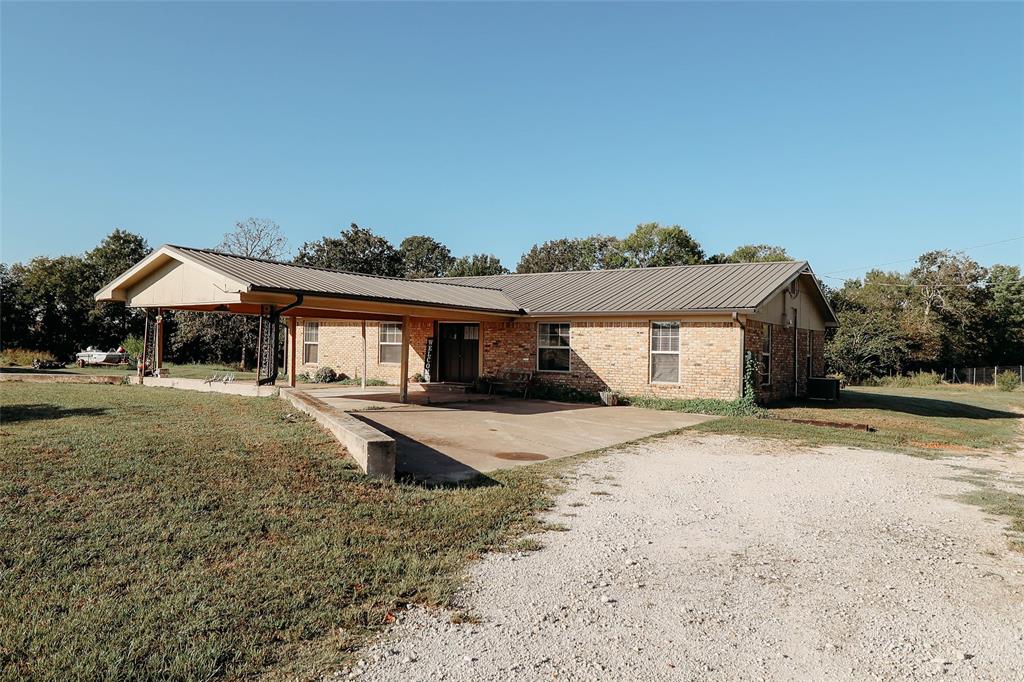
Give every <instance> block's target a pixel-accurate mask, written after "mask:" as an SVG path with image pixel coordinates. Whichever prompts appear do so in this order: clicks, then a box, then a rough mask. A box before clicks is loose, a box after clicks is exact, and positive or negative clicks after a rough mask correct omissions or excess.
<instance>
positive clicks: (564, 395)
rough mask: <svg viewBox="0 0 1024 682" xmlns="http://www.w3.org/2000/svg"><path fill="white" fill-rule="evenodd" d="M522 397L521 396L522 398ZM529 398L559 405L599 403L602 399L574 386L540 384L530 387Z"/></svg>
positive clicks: (595, 394)
mask: <svg viewBox="0 0 1024 682" xmlns="http://www.w3.org/2000/svg"><path fill="white" fill-rule="evenodd" d="M520 397H521V396H520ZM526 397H528V398H533V399H535V400H554V401H555V402H559V403H598V402H601V397H600V396H599V395H598V394H597V393H590V392H587V391H581V390H579V389H578V388H573V387H572V386H563V385H561V384H548V383H543V382H538V383H536V384H534V385H533V386H531V387H530V390H529V391H528V392H527V396H526Z"/></svg>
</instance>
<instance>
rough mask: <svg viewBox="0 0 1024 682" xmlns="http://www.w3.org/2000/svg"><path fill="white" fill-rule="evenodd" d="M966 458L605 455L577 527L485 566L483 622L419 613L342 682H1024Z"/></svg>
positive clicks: (1008, 600) (479, 606)
mask: <svg viewBox="0 0 1024 682" xmlns="http://www.w3.org/2000/svg"><path fill="white" fill-rule="evenodd" d="M964 461H965V460H946V461H927V460H922V459H916V458H913V457H909V456H905V455H895V454H888V453H882V452H868V451H863V450H853V449H845V448H820V449H815V450H796V449H794V448H793V447H792V446H788V445H782V444H779V443H771V442H763V441H757V440H750V439H740V438H733V437H726V436H698V435H692V434H684V435H681V436H677V437H673V438H670V439H666V440H663V441H659V442H655V443H652V444H648V445H644V446H641V447H635V448H633V449H632V450H631V451H628V452H619V453H613V454H610V455H609V456H607V457H604V458H602V459H599V460H593V461H590V462H587V463H584V464H582V465H580V466H579V468H578V469H576V470H575V472H574V473H573V479H574V480H573V481H571V482H570V483H569V485H570V488H571V489H570V490H569V491H568V492H567V493H566V494H564V495H563V496H562V497H561V498H560V499H559V502H558V505H557V507H556V509H555V510H554V511H553V512H552V513H551V514H550V515H549V517H548V520H549V521H551V522H554V523H560V524H564V525H565V526H567V527H568V531H566V532H548V533H545V534H543V535H540V536H538V539H539V540H540V541H541V542H542V543H543V544H544V545H545V547H544V549H542V550H540V551H537V552H528V553H519V554H512V555H509V554H494V555H491V556H488V557H486V558H485V559H483V560H482V561H479V562H477V563H476V564H474V566H473V567H472V569H471V578H470V581H469V586H468V588H467V589H466V591H465V593H464V594H463V596H462V602H463V606H464V608H465V609H466V610H467V611H468V612H470V613H472V614H475V615H476V616H478V617H479V622H478V623H461V624H452V622H451V620H452V614H451V613H449V612H439V611H433V612H431V611H425V610H423V609H413V610H410V611H408V612H407V613H406V614H404V615H403V617H402V618H400V619H399V621H398V622H397V623H396V625H395V626H393V627H392V628H391V629H390V630H389V632H388V633H387V634H386V635H385V636H384V637H382V638H381V639H380V641H378V642H377V643H375V644H374V645H372V646H371V647H369V648H367V649H366V650H365V651H364V652H363V654H362V656H361V665H359V666H357V667H356V668H355V669H354V670H352V671H348V670H346V671H340V672H339V673H338V675H337V678H338V679H345V678H348V677H360V678H363V679H369V680H399V679H401V680H541V679H544V680H552V679H557V680H641V679H642V680H678V679H693V678H700V679H723V680H751V679H771V680H774V679H803V680H826V679H858V680H860V679H868V678H871V679H918V678H928V677H933V676H940V677H947V678H953V679H970V680H975V679H977V680H1024V558H1022V557H1021V556H1020V555H1018V554H1014V553H1012V552H1010V551H1009V550H1008V548H1007V544H1006V538H1005V536H1004V533H1003V529H1004V521H1003V520H1000V519H993V518H990V517H987V516H986V515H985V514H983V513H982V512H981V511H979V510H978V509H976V508H974V507H971V506H967V505H964V504H962V503H960V502H957V501H955V500H954V499H953V498H954V497H955V496H956V495H957V494H958V493H960V492H963V491H965V490H968V489H970V486H969V484H965V483H962V482H958V481H954V480H950V477H952V476H956V475H958V474H961V473H963V471H962V470H960V469H958V468H956V467H955V466H951V465H962V464H963V463H964ZM971 465H972V466H979V465H978V464H977V460H974V462H972V464H971ZM981 466H983V464H982V465H981ZM594 493H608V494H594Z"/></svg>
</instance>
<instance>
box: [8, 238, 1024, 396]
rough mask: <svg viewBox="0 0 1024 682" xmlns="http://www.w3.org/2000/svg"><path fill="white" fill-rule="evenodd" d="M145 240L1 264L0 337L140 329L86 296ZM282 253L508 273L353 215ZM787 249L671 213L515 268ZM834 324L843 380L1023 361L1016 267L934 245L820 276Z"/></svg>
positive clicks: (226, 325) (201, 324) (275, 243)
mask: <svg viewBox="0 0 1024 682" xmlns="http://www.w3.org/2000/svg"><path fill="white" fill-rule="evenodd" d="M211 246H212V247H213V248H215V249H217V250H220V251H224V252H227V253H234V254H237V255H241V256H248V257H254V258H264V259H269V260H282V259H287V258H288V254H289V248H288V242H287V239H286V238H285V236H284V234H283V232H282V231H281V228H280V227H279V226H278V225H277V224H276V223H275V222H273V221H271V220H265V219H257V218H250V219H248V220H246V221H241V222H239V223H236V225H235V227H234V229H232V230H230V231H229V232H227V233H226V234H224V235H223V237H222V239H221V240H220V242H219V243H217V244H213V245H211ZM150 251H151V248H150V246H149V244H147V243H146V240H145V239H143V238H142V237H141V236H139V235H137V234H133V233H131V232H128V231H126V230H122V229H116V230H114V231H113V232H111V233H110V234H109V235H108V236H107V237H105V238H104V239H103V240H102V241H101V242H100V244H98V245H97V246H96V247H95V248H94V249H92V250H90V251H88V252H86V253H85V254H83V255H80V256H60V257H56V258H50V257H38V258H33V259H32V260H30V261H29V262H28V263H13V264H10V265H6V264H0V344H2V347H3V348H15V347H20V348H27V349H32V350H40V351H48V352H51V353H53V354H54V355H56V356H58V357H60V358H62V359H69V358H70V357H71V356H72V355H73V354H74V353H75V352H77V351H79V350H81V349H83V348H85V347H86V346H89V345H93V346H97V347H100V348H103V349H107V348H108V347H109V348H112V347H115V346H117V345H118V344H120V343H123V342H124V341H125V340H126V339H128V338H130V337H138V336H140V335H141V334H142V328H143V318H142V314H141V312H140V311H138V310H133V309H130V308H127V307H126V306H124V305H123V304H121V303H96V302H95V301H94V300H93V298H92V297H93V294H94V293H95V292H96V291H98V290H99V289H100V288H101V287H102V286H104V285H105V284H107V283H109V282H110V281H112V280H113V279H114V278H115V277H117V275H119V274H121V273H122V272H124V271H125V270H127V269H128V268H129V267H131V266H132V265H133V264H135V263H136V262H138V261H139V260H141V259H142V258H144V257H145V256H146V255H148V254H149V253H150ZM290 260H291V262H294V263H297V264H302V265H310V266H315V267H324V268H330V269H337V270H347V271H350V272H360V273H368V274H376V275H386V276H392V277H406V278H425V277H465V276H481V275H495V274H506V273H508V272H509V269H508V268H506V267H505V266H504V265H503V264H502V263H501V261H500V260H499V259H498V258H497V257H496V256H494V255H493V254H487V253H476V254H469V255H465V256H460V257H456V256H454V255H453V254H452V252H451V249H449V248H448V247H447V246H446V245H444V244H443V243H441V242H439V241H438V240H436V239H434V238H433V237H430V236H427V235H412V236H409V237H406V238H405V239H403V240H402V241H401V242H400V243H399V244H398V245H397V246H396V245H394V244H392V243H391V242H390V241H389V240H388V239H386V238H385V237H383V236H382V235H379V234H376V233H375V232H374V231H373V230H371V229H368V228H365V227H360V226H359V225H357V224H355V223H353V224H351V225H350V226H349V227H348V228H347V229H344V230H341V231H339V233H337V235H334V236H325V237H323V238H321V239H319V240H316V241H311V242H306V243H304V244H302V245H301V246H300V247H299V248H298V252H297V254H296V255H295V256H294V257H293V258H291V259H290ZM782 260H790V256H789V254H788V253H787V252H786V250H785V249H784V248H783V247H781V246H775V245H768V244H749V245H744V246H740V247H737V248H736V249H734V250H733V251H731V252H729V253H718V254H712V255H708V254H707V253H705V251H704V249H703V247H702V246H701V245H700V243H699V242H698V241H697V240H696V239H695V238H694V237H693V236H692V235H691V234H690V233H689V232H688V231H687V230H685V229H683V228H682V227H680V226H679V225H668V226H663V225H660V224H658V223H643V224H640V225H637V226H636V228H635V229H633V230H632V231H631V232H630V233H629V234H627V235H625V236H624V237H616V236H610V235H602V234H595V235H591V236H587V237H573V238H560V239H554V240H550V241H546V242H543V243H541V244H535V245H533V246H532V247H531V248H530V249H529V250H527V251H526V252H525V253H523V254H522V256H521V257H520V259H519V262H518V264H517V265H516V268H515V271H516V272H517V273H530V272H559V271H569V270H596V269H603V268H642V267H654V266H662V265H694V264H700V263H730V262H736V263H738V262H759V261H782ZM824 289H825V291H826V294H827V296H828V297H829V300H830V302H831V304H832V306H833V308H834V309H835V311H836V313H837V315H838V317H839V320H840V326H839V328H838V329H836V330H834V331H833V332H831V333H830V335H829V340H828V344H827V346H826V353H827V361H828V366H829V368H830V370H832V371H835V372H841V373H842V374H844V375H845V376H846V377H847V378H848V379H850V380H853V381H858V380H862V379H864V378H867V377H869V376H879V375H884V374H892V373H901V372H906V371H910V370H916V369H932V368H940V367H943V366H954V365H961V366H962V365H964V364H970V363H975V364H993V365H994V364H1020V363H1021V362H1024V283H1022V281H1021V273H1020V268H1019V267H1018V266H1010V265H994V266H992V267H991V268H984V267H982V266H981V265H979V264H978V263H977V262H975V261H973V260H971V259H970V258H968V257H967V256H965V255H964V254H959V253H951V252H948V251H932V252H929V253H926V254H924V255H922V256H921V257H920V258H919V259H918V261H917V264H916V265H915V267H914V268H913V269H911V270H910V271H909V272H907V273H898V272H883V271H881V270H872V271H870V272H868V273H867V274H866V275H865V276H864V277H862V278H857V279H850V280H847V281H845V282H843V283H842V285H841V286H839V287H837V288H833V287H828V286H824ZM167 335H168V348H167V350H168V354H169V357H170V358H172V359H174V360H175V361H177V362H211V361H212V362H220V363H225V364H240V365H241V366H243V367H248V366H249V365H250V364H251V362H252V361H253V356H254V348H255V342H256V338H255V336H256V325H255V323H254V321H253V320H252V319H251V318H247V317H245V316H238V315H217V314H214V313H198V312H185V311H177V312H175V313H173V314H172V315H169V316H168V318H167Z"/></svg>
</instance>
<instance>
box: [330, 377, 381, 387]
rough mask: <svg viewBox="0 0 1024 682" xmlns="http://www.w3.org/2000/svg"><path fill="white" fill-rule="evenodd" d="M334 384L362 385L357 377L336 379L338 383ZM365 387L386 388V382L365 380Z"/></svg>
mask: <svg viewBox="0 0 1024 682" xmlns="http://www.w3.org/2000/svg"><path fill="white" fill-rule="evenodd" d="M335 383H338V384H341V385H342V386H362V385H363V382H362V381H361V380H360V379H359V377H345V378H344V379H338V381H337V382H335ZM366 385H367V386H387V385H388V382H386V381H384V380H383V379H367V380H366Z"/></svg>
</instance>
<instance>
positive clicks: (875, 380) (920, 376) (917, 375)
mask: <svg viewBox="0 0 1024 682" xmlns="http://www.w3.org/2000/svg"><path fill="white" fill-rule="evenodd" d="M941 383H942V375H941V374H939V373H938V372H913V373H911V374H908V375H902V374H897V375H896V376H888V377H869V378H867V379H865V380H864V381H862V382H861V386H884V387H887V388H913V387H915V386H916V387H921V386H938V385H939V384H941Z"/></svg>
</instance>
